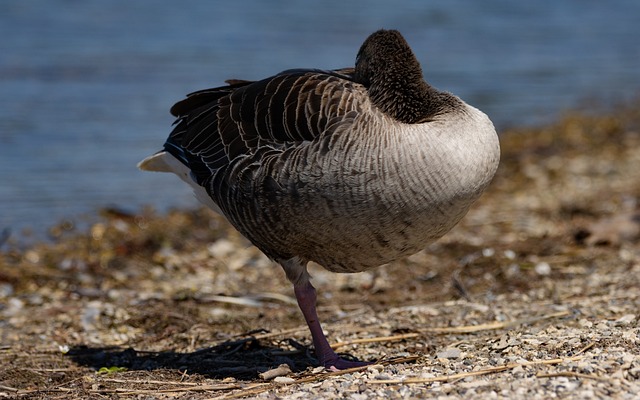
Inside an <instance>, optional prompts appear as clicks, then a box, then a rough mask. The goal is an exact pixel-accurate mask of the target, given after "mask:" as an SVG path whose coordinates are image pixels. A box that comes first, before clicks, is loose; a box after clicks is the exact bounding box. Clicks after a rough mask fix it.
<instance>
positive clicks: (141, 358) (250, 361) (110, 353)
mask: <svg viewBox="0 0 640 400" xmlns="http://www.w3.org/2000/svg"><path fill="white" fill-rule="evenodd" d="M287 341H288V343H289V344H290V345H292V346H293V347H294V348H296V349H297V350H294V351H292V350H290V348H289V349H288V350H287V349H283V348H279V347H277V346H268V345H264V344H262V343H261V342H260V341H259V340H257V339H253V338H247V339H241V340H235V341H229V342H225V343H222V344H220V345H217V346H214V347H209V348H205V349H201V350H197V351H194V352H192V353H179V352H175V351H159V352H150V351H137V350H135V349H133V348H130V347H129V348H123V347H89V346H84V345H80V346H76V347H73V348H71V349H70V350H69V352H68V353H67V356H68V357H70V358H71V359H72V360H73V361H74V362H75V363H76V364H78V365H81V366H85V367H90V368H93V369H95V370H100V369H101V368H113V367H121V368H126V369H127V370H129V371H131V370H144V371H150V370H157V369H173V370H179V371H186V372H188V373H189V374H200V375H203V376H206V377H208V378H213V379H224V378H235V379H239V380H249V379H256V378H258V374H259V373H261V372H264V371H267V370H269V369H272V368H275V367H277V366H279V365H281V364H288V365H289V367H290V368H291V370H292V371H294V372H300V371H303V370H305V369H307V367H309V366H313V365H315V363H314V361H315V360H314V359H313V358H311V355H310V354H309V353H308V351H307V348H306V347H305V346H303V345H301V344H299V343H297V342H295V341H294V340H293V339H288V340H287Z"/></svg>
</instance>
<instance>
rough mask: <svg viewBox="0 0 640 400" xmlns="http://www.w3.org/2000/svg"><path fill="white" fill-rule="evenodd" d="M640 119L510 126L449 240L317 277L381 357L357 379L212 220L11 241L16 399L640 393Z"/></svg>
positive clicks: (267, 271)
mask: <svg viewBox="0 0 640 400" xmlns="http://www.w3.org/2000/svg"><path fill="white" fill-rule="evenodd" d="M623 108H624V109H623ZM638 109H640V107H638V105H637V104H634V105H632V106H629V107H622V108H621V109H620V110H619V111H616V113H615V114H612V115H605V116H585V115H568V116H566V117H565V118H563V119H562V120H561V121H559V122H557V123H555V124H552V125H550V126H546V127H542V128H538V129H528V130H527V131H517V130H513V131H509V132H502V133H501V137H502V147H503V161H502V164H501V167H500V169H499V172H498V175H497V176H496V179H495V180H494V182H493V183H492V185H491V186H490V188H489V189H488V192H487V193H486V195H485V196H483V197H482V199H481V200H480V201H479V202H478V204H477V205H476V206H475V207H474V208H473V209H472V210H471V212H470V213H469V215H468V216H467V217H466V218H465V219H464V220H463V222H461V224H460V225H459V226H458V227H456V228H455V229H454V230H453V231H452V232H451V233H450V234H448V235H447V236H446V237H445V238H443V239H442V240H440V241H439V242H437V243H435V244H433V245H431V246H429V247H428V248H426V249H425V250H424V251H423V252H421V253H418V254H416V255H414V256H411V257H409V258H407V259H405V260H401V261H398V262H395V263H393V264H391V265H387V266H384V267H382V268H379V269H377V270H374V271H370V272H366V273H361V274H356V275H336V274H331V273H328V272H325V271H323V270H322V269H321V268H319V267H313V268H312V274H313V276H314V284H315V285H316V287H317V288H318V291H319V312H320V315H321V319H322V320H323V321H324V328H325V330H326V332H327V334H328V336H329V339H330V341H332V342H333V343H335V346H336V347H337V348H338V351H339V352H342V353H344V354H346V355H348V356H352V357H355V358H358V359H364V360H370V361H375V362H376V363H375V364H374V365H372V366H370V367H368V368H361V369H358V370H354V371H341V372H338V373H331V372H327V371H324V370H323V369H322V368H314V358H313V351H312V350H310V349H309V347H308V346H309V345H310V338H309V334H308V331H307V328H306V326H305V325H304V321H303V319H302V316H301V314H300V312H299V310H298V308H297V306H296V304H295V301H294V299H293V293H292V288H291V286H290V285H289V284H288V283H287V281H286V279H285V277H284V273H283V272H282V271H281V269H280V268H279V267H278V266H277V265H274V264H272V263H271V262H270V261H269V260H267V259H266V258H265V257H264V256H263V255H261V254H260V253H259V252H258V250H257V249H255V248H254V247H251V246H249V245H248V244H247V242H246V241H245V240H244V239H243V238H242V237H240V236H239V235H238V234H237V233H236V232H235V231H233V230H232V229H231V228H229V226H228V225H227V224H226V223H225V222H224V221H222V220H221V219H220V218H219V217H216V216H215V215H213V214H212V213H210V212H208V211H206V210H196V211H175V212H172V213H169V214H168V215H156V214H155V213H153V212H152V211H150V210H146V211H142V212H140V213H137V214H131V213H126V212H122V211H118V210H105V211H104V213H103V216H102V217H101V219H100V222H98V223H96V224H94V225H92V226H91V227H90V229H89V230H88V231H87V232H81V231H77V230H75V228H74V224H73V223H70V222H65V223H61V224H60V225H59V226H56V227H53V228H52V229H51V236H52V241H51V242H50V243H46V244H35V245H30V246H28V247H25V246H23V245H20V244H18V241H16V240H15V239H14V238H7V237H4V238H3V240H4V243H3V244H2V246H1V247H0V251H1V252H0V365H1V366H2V367H1V368H0V397H8V398H37V399H45V398H46V399H56V398H64V399H80V398H92V399H101V398H135V399H153V398H160V399H175V398H178V399H211V398H241V397H249V398H254V397H257V398H287V399H306V398H346V399H367V398H392V399H393V398H415V397H432V398H446V399H458V398H470V397H475V396H482V398H509V399H516V398H526V399H535V398H540V399H543V398H544V399H548V398H565V399H573V398H575V399H578V398H580V399H589V398H594V399H595V398H609V397H612V398H621V399H632V398H638V396H640V395H639V394H638V393H640V327H639V318H640V311H639V309H640V244H639V237H640V211H639V210H640V205H639V204H638V199H640V112H639V111H636V110H638ZM179 184H181V182H179V181H178V180H177V179H176V185H179ZM280 365H286V367H283V368H280V369H277V367H278V366H280ZM274 369H276V370H275V371H273V370H274ZM265 372H267V374H264V373H265Z"/></svg>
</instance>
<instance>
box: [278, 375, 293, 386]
mask: <svg viewBox="0 0 640 400" xmlns="http://www.w3.org/2000/svg"><path fill="white" fill-rule="evenodd" d="M273 381H274V382H277V383H282V384H290V383H294V382H295V381H296V380H295V379H293V378H291V377H289V376H278V377H276V378H274V379H273Z"/></svg>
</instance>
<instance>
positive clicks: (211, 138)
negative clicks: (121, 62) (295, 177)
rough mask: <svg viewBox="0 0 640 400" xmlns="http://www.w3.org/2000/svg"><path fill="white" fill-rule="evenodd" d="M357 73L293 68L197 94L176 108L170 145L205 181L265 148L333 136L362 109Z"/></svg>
mask: <svg viewBox="0 0 640 400" xmlns="http://www.w3.org/2000/svg"><path fill="white" fill-rule="evenodd" d="M352 73H353V70H352V69H342V70H336V71H320V70H289V71H285V72H282V73H280V74H278V75H276V76H274V77H271V78H267V79H264V80H261V81H257V82H249V81H240V80H232V81H229V85H228V86H223V87H219V88H214V89H206V90H201V91H198V92H195V93H192V94H190V95H189V96H188V97H187V98H186V99H185V100H182V101H180V102H178V103H176V104H175V105H174V106H173V107H172V109H171V112H172V113H173V114H174V115H176V116H177V117H178V119H177V121H176V127H175V129H174V130H173V132H172V133H171V135H170V136H169V139H168V140H167V143H165V149H166V150H167V151H169V152H171V153H172V154H173V155H174V156H177V157H178V158H179V159H181V160H182V161H183V162H185V163H186V164H187V165H188V166H189V168H191V170H192V172H193V173H194V175H195V176H196V179H197V180H198V181H199V182H202V181H204V180H206V179H208V178H210V177H211V176H212V175H213V174H215V172H216V171H217V170H218V169H220V168H222V167H225V166H227V165H229V164H230V163H232V162H233V160H235V159H237V158H238V157H243V156H250V155H253V154H255V153H256V152H257V151H258V150H259V149H261V148H271V149H283V148H288V147H290V146H295V145H298V144H300V143H302V142H305V141H313V140H314V139H316V138H318V137H320V136H321V135H330V134H331V133H332V132H334V131H335V130H336V129H337V128H338V127H339V126H343V125H344V124H350V123H352V122H353V120H354V118H355V117H356V116H357V115H358V113H360V112H361V110H360V107H361V104H362V101H361V100H362V96H363V93H364V92H363V91H364V89H363V87H362V86H360V85H358V84H357V83H355V82H354V81H353V78H352Z"/></svg>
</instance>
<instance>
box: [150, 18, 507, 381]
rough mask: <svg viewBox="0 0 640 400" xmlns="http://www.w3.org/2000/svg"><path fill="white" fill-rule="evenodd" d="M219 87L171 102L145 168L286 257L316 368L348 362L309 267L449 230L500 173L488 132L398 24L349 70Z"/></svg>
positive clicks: (301, 72)
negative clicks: (169, 176)
mask: <svg viewBox="0 0 640 400" xmlns="http://www.w3.org/2000/svg"><path fill="white" fill-rule="evenodd" d="M227 83H228V85H227V86H223V87H218V88H214V89H207V90H202V91H199V92H195V93H192V94H190V95H189V96H188V97H187V98H186V99H185V100H182V101H180V102H178V103H177V104H175V105H174V106H173V107H172V109H171V112H172V113H173V114H174V115H175V116H176V117H178V121H177V125H176V127H175V129H174V130H173V132H172V133H171V134H170V136H169V138H168V139H167V142H166V143H165V150H163V151H161V152H159V153H157V154H155V155H153V156H151V157H148V158H147V159H145V160H144V161H142V162H141V163H140V168H142V169H146V170H156V171H169V172H174V173H176V174H177V175H178V176H180V177H181V178H182V179H183V180H185V181H186V182H187V183H189V184H191V185H192V186H193V187H194V189H195V192H196V196H197V197H198V198H199V199H200V200H202V201H203V202H205V203H206V204H208V205H209V206H210V207H211V208H213V209H214V210H216V211H217V212H219V213H221V214H222V215H224V216H225V217H226V218H227V220H229V222H230V223H231V224H232V225H233V226H234V227H235V228H236V229H238V230H239V231H240V232H241V233H242V234H243V235H244V236H246V237H247V238H248V239H249V240H250V241H251V242H252V243H253V244H254V245H256V246H257V247H258V248H260V250H262V251H263V252H264V253H265V254H266V255H267V256H269V257H270V258H271V259H273V260H275V261H277V262H278V263H280V264H281V265H282V266H283V268H284V270H285V272H286V274H287V277H288V278H289V280H291V282H292V283H293V285H294V291H295V293H296V297H297V299H298V303H299V304H300V308H301V310H302V312H303V314H304V316H305V319H306V320H307V323H308V324H309V328H310V330H311V333H312V336H313V342H314V346H315V349H316V354H317V356H318V358H319V361H320V363H321V364H323V365H325V366H327V367H333V368H347V367H349V366H353V365H354V363H351V362H347V361H345V360H342V359H340V358H339V357H338V356H337V355H336V354H335V353H334V352H333V350H331V348H330V347H329V345H328V343H327V340H326V338H325V337H324V334H323V333H322V330H321V328H320V324H319V322H318V319H317V315H316V311H315V289H313V286H311V283H310V282H309V274H308V273H307V270H306V264H307V262H308V261H315V262H317V263H319V264H320V265H322V266H324V267H325V268H327V269H329V270H331V271H335V272H358V271H363V270H365V269H368V268H373V267H376V266H379V265H381V264H385V263H388V262H391V261H393V260H396V259H398V258H400V257H402V256H405V255H408V254H412V253H415V252H417V251H419V250H421V249H422V248H424V246H425V245H427V244H428V243H429V242H431V241H433V240H436V239H437V238H439V237H441V236H442V235H444V234H445V233H446V232H447V231H449V230H450V229H451V228H452V227H453V226H454V225H455V224H456V223H457V222H458V221H459V220H460V218H462V217H463V216H464V214H465V213H466V212H467V210H468V209H469V207H470V205H471V204H472V203H473V201H474V200H476V199H477V198H478V197H479V196H480V194H481V193H482V191H483V190H484V189H485V187H486V186H487V185H488V184H489V182H490V181H491V178H492V177H493V175H494V173H495V170H496V168H497V166H498V161H499V145H498V140H497V135H496V133H495V129H494V128H493V125H492V124H491V121H489V119H488V118H487V116H486V115H484V114H483V113H482V112H480V111H479V110H477V109H475V108H473V107H471V106H469V105H467V104H466V103H464V102H463V101H462V100H460V99H459V98H457V97H455V96H453V95H451V94H449V93H445V92H440V91H438V90H436V89H434V88H433V87H431V86H430V85H429V84H427V83H426V82H425V81H424V79H423V77H422V70H421V67H420V64H419V63H418V61H417V59H416V57H415V56H414V54H413V52H412V51H411V49H410V47H409V45H408V44H407V43H406V41H405V40H404V38H403V37H402V36H401V35H400V33H398V32H397V31H386V30H380V31H377V32H375V33H373V34H372V35H371V36H369V38H367V40H366V41H365V42H364V44H363V45H362V47H361V49H360V51H359V52H358V55H357V58H356V66H355V69H351V68H345V69H340V70H333V71H322V70H307V69H298V70H289V71H284V72H282V73H280V74H277V75H275V76H273V77H270V78H266V79H264V80H261V81H257V82H250V81H242V80H232V81H228V82H227ZM356 364H357V363H356Z"/></svg>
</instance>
